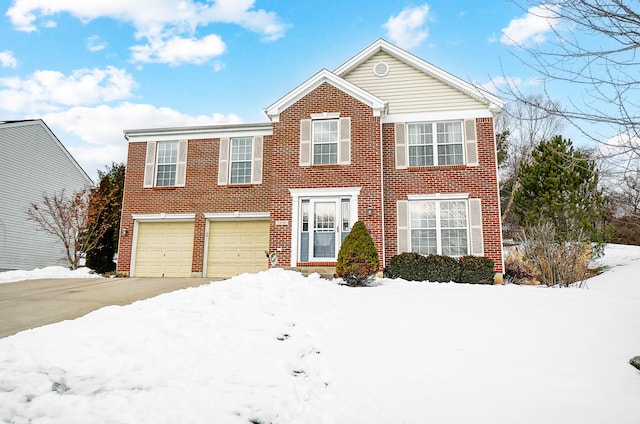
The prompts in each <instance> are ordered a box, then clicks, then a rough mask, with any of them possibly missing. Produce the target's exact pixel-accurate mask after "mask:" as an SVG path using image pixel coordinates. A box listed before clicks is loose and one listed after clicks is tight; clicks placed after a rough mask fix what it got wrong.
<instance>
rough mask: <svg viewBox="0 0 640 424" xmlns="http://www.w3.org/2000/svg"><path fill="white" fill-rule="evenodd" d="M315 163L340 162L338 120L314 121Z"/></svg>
mask: <svg viewBox="0 0 640 424" xmlns="http://www.w3.org/2000/svg"><path fill="white" fill-rule="evenodd" d="M312 133H313V164H314V165H334V164H337V163H338V120H337V119H331V120H325V121H313V131H312Z"/></svg>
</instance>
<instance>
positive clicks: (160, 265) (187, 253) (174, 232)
mask: <svg viewBox="0 0 640 424" xmlns="http://www.w3.org/2000/svg"><path fill="white" fill-rule="evenodd" d="M193 233H194V224H193V222H139V223H138V237H137V243H136V263H135V269H134V275H135V276H138V277H190V276H191V262H192V257H193Z"/></svg>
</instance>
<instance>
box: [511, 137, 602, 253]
mask: <svg viewBox="0 0 640 424" xmlns="http://www.w3.org/2000/svg"><path fill="white" fill-rule="evenodd" d="M518 181H519V183H520V184H521V188H520V190H519V191H518V192H517V193H516V194H515V196H514V209H515V212H516V214H517V215H518V217H519V218H520V223H521V224H522V225H523V226H525V227H530V226H533V225H536V224H538V223H539V222H543V221H548V222H550V223H552V224H553V225H554V226H555V229H556V231H557V233H556V234H557V236H558V240H556V241H557V242H563V241H567V240H575V239H576V237H577V236H578V234H579V233H582V234H584V235H586V237H587V238H588V239H589V240H590V241H593V242H598V243H603V242H605V241H606V237H607V235H608V228H607V227H606V226H605V225H604V222H605V217H606V214H607V210H606V207H605V200H606V199H605V196H604V195H603V193H602V191H601V190H600V189H599V188H598V170H597V169H596V166H595V162H594V161H593V160H592V159H591V158H590V156H589V155H588V154H587V153H585V152H582V151H580V150H575V149H574V148H573V145H572V143H571V140H568V139H564V138H562V136H556V137H554V138H552V139H551V140H549V141H543V142H541V143H540V144H539V145H538V146H537V147H536V148H535V149H534V150H533V152H532V161H531V163H529V164H523V165H522V166H521V168H520V171H519V172H518Z"/></svg>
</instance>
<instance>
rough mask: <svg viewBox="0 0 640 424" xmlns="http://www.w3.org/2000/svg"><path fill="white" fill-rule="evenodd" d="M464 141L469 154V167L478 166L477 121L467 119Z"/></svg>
mask: <svg viewBox="0 0 640 424" xmlns="http://www.w3.org/2000/svg"><path fill="white" fill-rule="evenodd" d="M464 141H465V150H466V153H467V166H478V165H479V163H478V140H477V137H476V120H475V119H465V121H464Z"/></svg>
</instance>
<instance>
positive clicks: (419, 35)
mask: <svg viewBox="0 0 640 424" xmlns="http://www.w3.org/2000/svg"><path fill="white" fill-rule="evenodd" d="M428 14H429V5H428V4H423V5H422V6H416V7H407V8H405V9H403V10H402V11H401V12H400V13H399V14H398V15H396V16H391V17H390V18H389V20H388V21H387V22H386V23H385V24H384V25H382V27H383V28H385V29H386V30H387V36H388V37H389V39H390V40H391V41H393V42H394V43H395V44H397V45H398V46H400V47H402V48H404V49H411V48H413V47H417V46H419V45H420V43H422V42H423V41H424V40H426V38H427V37H428V36H429V31H428V29H427V27H426V26H425V23H426V21H427V17H428Z"/></svg>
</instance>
